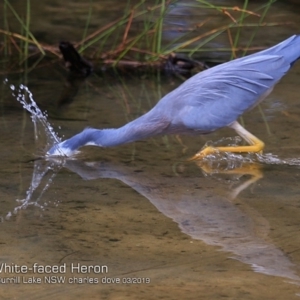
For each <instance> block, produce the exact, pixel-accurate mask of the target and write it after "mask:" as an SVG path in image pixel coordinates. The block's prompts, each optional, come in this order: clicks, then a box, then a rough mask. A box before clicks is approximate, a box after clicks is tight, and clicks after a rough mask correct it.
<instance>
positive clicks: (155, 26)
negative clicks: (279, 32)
mask: <svg viewBox="0 0 300 300" xmlns="http://www.w3.org/2000/svg"><path fill="white" fill-rule="evenodd" d="M274 2H276V0H268V1H266V2H265V3H264V4H263V5H261V6H259V7H258V8H257V9H256V10H255V11H251V10H249V9H248V6H249V5H248V4H249V1H248V0H244V4H243V6H242V7H236V6H235V7H230V6H226V7H224V6H222V7H221V6H218V5H214V4H212V3H211V2H210V1H204V0H197V1H192V2H188V3H185V2H183V3H182V2H179V1H176V0H169V1H166V0H164V1H158V0H156V1H155V2H154V3H153V2H151V3H149V2H147V1H145V0H141V1H139V2H137V3H136V4H134V5H133V4H132V3H131V1H130V0H128V1H127V5H126V8H125V10H124V13H123V15H122V16H121V17H119V18H117V19H115V20H113V21H112V22H110V23H108V24H106V25H105V26H102V27H100V28H98V29H96V30H95V29H94V28H93V29H92V28H91V23H92V19H93V18H96V16H95V15H93V1H90V4H89V6H86V7H88V11H87V16H86V24H85V26H84V28H83V29H82V30H83V33H82V40H81V41H79V42H78V43H76V44H75V45H74V46H75V48H77V50H78V51H79V53H81V54H82V55H84V56H85V57H86V58H87V59H89V60H92V61H96V62H97V63H100V64H101V65H105V66H110V67H123V68H124V67H125V68H136V67H145V66H146V67H148V66H151V67H155V68H161V67H162V66H165V64H166V62H169V59H170V57H171V62H172V55H173V56H174V53H176V54H184V55H185V56H187V57H190V58H191V57H195V56H197V57H199V56H200V54H201V53H203V51H207V49H208V48H207V47H206V46H207V45H208V43H210V42H211V41H213V40H215V39H216V38H217V37H218V36H220V35H221V34H224V33H226V32H227V35H228V41H229V44H230V47H229V48H228V47H227V48H226V47H225V48H222V47H219V48H218V51H224V52H230V53H231V57H232V58H234V57H236V56H237V52H241V51H242V54H245V53H246V52H247V51H248V50H253V49H252V48H251V43H252V41H253V39H254V38H255V35H256V33H257V32H258V30H259V29H260V28H262V27H266V26H279V25H282V24H280V22H278V23H276V22H273V23H270V22H269V23H268V22H265V17H266V15H267V13H268V11H269V9H270V7H271V6H272V4H273V3H274ZM195 9H198V10H201V11H202V12H204V13H203V15H202V17H203V16H204V19H203V18H202V19H201V21H200V22H199V20H198V19H197V20H195V22H192V26H191V25H190V24H189V25H188V26H187V25H186V24H185V23H184V22H182V23H180V22H177V21H176V22H174V21H172V20H173V19H174V15H173V13H176V11H177V10H179V11H180V12H181V11H183V10H195ZM8 13H10V14H13V16H14V18H15V20H16V22H17V23H18V24H19V25H20V31H19V32H12V31H11V30H10V28H11V26H10V24H9V20H8V17H7V15H8ZM2 14H3V20H4V22H3V27H2V28H1V26H0V34H1V35H2V37H3V47H2V48H1V49H2V50H1V51H2V52H3V53H4V54H5V55H6V56H9V55H14V54H15V53H19V60H20V62H23V61H25V60H26V59H28V58H29V57H32V56H35V57H38V59H37V60H36V61H39V60H40V59H41V58H42V57H45V56H51V57H54V58H57V57H60V53H59V49H58V47H57V46H56V45H46V44H45V43H44V42H43V41H42V40H37V38H36V37H35V35H34V32H32V31H31V29H30V27H31V23H32V22H34V20H32V19H31V15H32V12H31V1H30V0H26V13H25V16H24V17H22V16H20V15H19V14H18V13H17V11H16V9H15V8H14V6H13V4H12V3H11V2H10V1H9V0H4V4H3V13H2ZM188 14H189V13H187V14H186V15H179V16H177V19H180V17H181V16H184V17H188ZM172 16H173V17H172ZM220 16H223V19H224V20H223V21H222V24H221V25H214V24H217V22H216V21H215V19H216V18H219V17H220ZM175 17H176V15H175ZM250 19H251V20H250ZM243 29H245V30H247V31H249V30H251V32H252V33H251V38H250V39H249V41H248V44H247V45H246V47H245V46H244V47H240V45H239V41H240V37H241V34H242V30H243ZM170 32H171V33H172V32H177V33H180V34H176V36H175V37H174V38H171V39H169V38H166V35H167V34H168V33H170ZM170 35H171V36H172V34H170ZM255 50H256V49H255ZM192 62H193V61H192V60H191V61H190V63H192ZM176 63H177V61H176ZM179 63H181V64H182V63H184V62H182V61H180V62H179ZM179 63H178V65H179ZM197 67H199V65H197Z"/></svg>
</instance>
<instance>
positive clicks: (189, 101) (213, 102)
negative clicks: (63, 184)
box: [48, 35, 300, 156]
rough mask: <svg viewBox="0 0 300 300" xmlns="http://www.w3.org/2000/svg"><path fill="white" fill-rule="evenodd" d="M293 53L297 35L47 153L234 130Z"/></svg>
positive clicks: (297, 50) (298, 49)
mask: <svg viewBox="0 0 300 300" xmlns="http://www.w3.org/2000/svg"><path fill="white" fill-rule="evenodd" d="M299 56H300V36H299V35H294V36H292V37H290V38H289V39H287V40H285V41H283V42H281V43H280V44H278V45H275V46H273V47H271V48H269V49H266V50H264V51H260V52H257V53H254V54H252V55H249V56H245V57H242V58H239V59H235V60H233V61H229V62H227V63H224V64H221V65H218V66H216V67H213V68H211V69H208V70H205V71H203V72H201V73H198V74H196V75H195V76H193V77H191V78H190V79H188V80H186V81H185V82H184V83H183V84H182V85H180V86H179V87H178V88H176V89H175V90H173V91H172V92H170V93H169V94H167V95H166V96H164V97H163V98H162V99H161V100H160V101H159V102H158V103H157V104H156V106H154V107H153V108H152V109H151V110H150V111H149V112H148V113H146V114H145V115H143V116H141V117H139V118H137V119H136V120H134V121H132V122H130V123H128V124H126V125H124V126H123V127H121V128H118V129H102V130H98V129H92V128H88V129H85V130H84V131H82V132H81V133H79V134H77V135H75V136H73V137H71V138H70V139H68V140H66V141H64V142H62V143H60V144H58V145H54V146H53V147H52V148H51V149H50V150H49V152H48V155H66V156H69V155H71V154H72V153H73V152H74V151H76V150H77V149H78V148H80V147H82V146H85V145H95V146H100V147H111V146H117V145H120V144H124V143H129V142H133V141H136V140H139V139H144V138H148V137H150V136H154V135H158V134H172V133H183V134H185V133H199V134H201V133H202V134H203V133H209V132H212V131H215V130H217V129H220V128H222V127H225V126H229V127H232V128H234V129H235V130H236V131H237V132H238V133H239V134H240V133H241V132H240V127H238V126H237V125H236V123H237V122H236V120H237V118H238V117H239V116H241V115H242V114H243V113H244V112H245V111H247V110H249V109H251V108H253V107H254V106H255V105H257V104H258V103H259V102H260V101H261V100H263V99H264V98H265V97H266V96H267V95H268V94H269V93H270V92H271V91H272V89H273V87H274V85H275V84H276V83H277V82H278V81H279V80H280V79H281V78H282V77H283V76H284V75H285V74H286V73H287V71H288V70H289V69H290V67H291V66H292V64H293V63H294V62H295V61H296V60H297V59H298V58H299ZM239 126H240V125H239ZM247 134H248V133H247V132H246V131H245V130H243V135H242V136H243V138H245V139H246V140H247V141H248V142H249V143H250V144H251V142H252V138H250V137H249V138H248V135H247ZM253 143H254V142H253ZM222 151H225V150H222Z"/></svg>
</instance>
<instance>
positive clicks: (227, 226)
mask: <svg viewBox="0 0 300 300" xmlns="http://www.w3.org/2000/svg"><path fill="white" fill-rule="evenodd" d="M59 163H60V164H58V163H57V162H55V161H54V160H51V161H48V162H45V161H43V160H38V161H36V162H35V164H36V165H35V172H36V174H34V176H33V182H32V187H31V189H30V190H31V191H33V190H34V189H35V187H37V186H38V185H39V184H40V183H41V180H42V178H43V176H44V175H45V174H46V172H44V171H43V168H44V170H49V169H52V170H54V174H55V173H57V172H58V171H59V170H60V168H62V167H64V168H67V169H69V170H70V171H72V172H74V173H77V174H78V175H79V176H80V177H81V178H83V179H84V180H93V179H99V178H113V179H118V180H120V181H122V182H123V183H125V184H126V185H128V186H130V187H131V188H133V189H134V190H135V191H137V192H138V193H139V194H141V195H143V196H144V197H145V198H147V199H148V200H149V201H150V202H151V203H152V204H153V205H154V206H155V207H156V208H157V209H158V210H159V211H160V212H161V213H163V214H164V215H165V216H166V217H168V218H171V219H172V220H174V221H175V222H176V223H177V224H178V226H179V228H180V229H181V230H182V231H183V232H184V233H185V234H187V235H189V236H191V237H192V238H193V239H197V240H202V241H203V242H205V243H206V244H209V245H214V246H219V247H221V248H222V250H224V251H228V252H231V253H233V258H235V259H238V260H240V261H242V262H244V263H246V264H250V265H251V266H252V267H253V269H254V270H255V271H257V272H260V273H263V274H268V275H274V276H281V277H284V278H289V279H293V280H296V281H298V280H299V277H298V276H297V275H296V273H295V271H294V269H295V265H294V264H293V263H292V262H291V261H290V260H289V258H288V257H287V256H286V255H285V254H284V252H282V251H281V250H280V249H278V248H276V246H275V245H273V244H272V243H271V242H270V241H268V238H267V236H268V233H269V231H268V229H269V228H268V222H267V220H266V219H264V218H263V217H262V216H261V215H260V214H259V213H258V212H257V211H256V210H254V209H253V208H251V207H249V206H248V205H246V204H245V203H242V202H238V200H235V199H234V197H236V196H237V195H238V194H239V193H241V192H242V191H243V190H244V189H245V188H247V187H249V185H250V184H252V183H254V182H255V181H257V180H259V179H260V178H261V177H262V170H261V167H260V166H259V165H253V164H251V168H250V167H249V166H248V167H247V165H246V164H243V165H241V166H239V167H238V168H236V169H234V168H233V169H230V170H223V171H222V173H227V174H230V175H233V176H236V178H238V179H236V183H237V186H236V187H235V188H234V189H233V192H232V193H231V194H230V195H228V197H227V196H225V194H226V193H224V187H223V188H222V185H221V184H218V181H216V180H203V179H205V178H203V177H202V178H199V173H198V175H197V174H194V175H193V176H183V175H182V176H181V175H179V176H175V175H174V176H164V175H161V174H157V173H155V170H154V169H152V170H150V171H147V170H144V171H143V172H137V169H136V167H134V166H131V165H130V164H124V163H123V164H122V163H111V162H85V161H80V160H66V161H64V162H61V161H59ZM42 165H43V166H44V167H43V168H42V167H41V166H42ZM191 165H192V163H188V164H185V165H184V166H183V167H184V168H189V167H191ZM201 167H202V170H203V171H204V172H205V173H206V174H207V173H208V172H212V170H211V169H210V168H209V167H208V166H205V165H201ZM37 173H39V175H38V174H37ZM244 174H246V175H247V176H250V177H249V178H248V179H246V180H244V181H242V178H241V176H242V175H244ZM50 180H52V177H51V178H50ZM49 186H50V184H49V182H47V183H46V185H45V188H46V187H49ZM183 187H184V189H183ZM45 188H44V189H42V191H44V190H45ZM36 203H37V201H34V202H32V200H31V199H30V193H28V194H27V198H26V199H24V200H23V203H22V204H21V205H20V206H19V207H18V209H20V208H24V207H26V206H27V205H29V204H34V205H36ZM237 203H238V204H239V205H237Z"/></svg>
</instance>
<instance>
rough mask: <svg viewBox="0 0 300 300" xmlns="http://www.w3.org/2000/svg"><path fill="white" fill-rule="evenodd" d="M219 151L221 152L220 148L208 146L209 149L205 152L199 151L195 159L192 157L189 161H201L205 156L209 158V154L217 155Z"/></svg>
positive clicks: (205, 149) (204, 150)
mask: <svg viewBox="0 0 300 300" xmlns="http://www.w3.org/2000/svg"><path fill="white" fill-rule="evenodd" d="M218 151H219V150H218V148H214V147H211V146H208V147H206V148H204V149H203V150H201V151H199V152H198V153H196V154H195V155H194V156H193V157H191V158H190V159H189V161H192V160H201V159H203V158H204V157H205V156H207V155H209V154H213V153H216V152H218Z"/></svg>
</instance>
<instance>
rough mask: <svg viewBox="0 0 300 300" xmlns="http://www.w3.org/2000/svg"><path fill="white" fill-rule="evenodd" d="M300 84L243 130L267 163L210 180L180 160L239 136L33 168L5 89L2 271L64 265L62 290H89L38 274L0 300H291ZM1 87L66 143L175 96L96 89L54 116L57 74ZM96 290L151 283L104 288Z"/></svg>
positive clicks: (215, 171)
mask: <svg viewBox="0 0 300 300" xmlns="http://www.w3.org/2000/svg"><path fill="white" fill-rule="evenodd" d="M285 13H287V12H285ZM292 32H293V30H290V31H288V30H286V31H285V32H284V34H285V35H286V36H289V35H291V34H292ZM280 34H282V33H281V32H280ZM275 36H276V34H275ZM273 39H274V36H273V37H272V40H273ZM278 41H279V40H278ZM276 42H277V41H276ZM299 73H300V64H299V63H298V64H296V65H295V66H294V68H293V69H292V70H291V71H290V72H289V74H288V75H287V76H286V77H285V78H284V79H283V80H282V81H281V82H280V83H279V84H278V85H277V87H276V88H275V90H274V92H273V93H272V94H271V95H270V96H269V97H268V99H266V101H264V102H263V103H262V105H261V109H262V111H263V112H264V114H262V113H261V111H260V110H259V109H258V108H255V109H254V110H253V111H251V112H249V113H247V114H246V115H245V116H244V118H243V121H244V123H245V126H246V128H247V129H248V130H249V131H251V132H252V133H253V134H255V135H257V136H258V137H259V138H260V139H262V140H263V141H264V142H265V143H266V149H265V154H264V156H262V157H248V160H249V161H251V163H250V164H247V163H246V160H247V159H244V163H243V164H241V161H240V160H238V162H234V161H233V160H232V159H231V160H229V159H228V158H227V159H223V160H222V161H221V166H220V165H218V162H217V161H216V160H214V161H209V162H208V166H211V168H212V169H211V170H210V171H211V172H210V173H207V172H208V166H200V165H199V164H197V163H188V162H186V159H187V158H189V157H190V156H192V155H193V154H194V153H195V152H196V151H198V150H199V149H200V148H201V147H202V146H203V145H204V144H205V143H206V142H207V141H209V140H213V141H219V140H220V139H222V138H224V137H233V136H235V133H234V132H232V131H231V130H229V129H223V130H220V131H218V132H216V133H213V134H210V135H208V136H200V137H188V136H182V137H180V138H179V137H173V136H169V137H158V138H155V139H149V140H147V141H140V142H136V143H133V144H128V145H125V146H121V147H117V148H112V149H100V148H92V147H89V148H85V149H84V150H82V153H81V155H80V156H79V157H78V158H77V160H66V161H62V160H60V161H57V160H45V159H38V160H35V158H36V157H37V156H39V155H40V154H41V153H42V150H43V149H42V148H43V147H42V146H43V145H45V143H46V142H45V140H44V142H43V141H39V144H38V145H37V144H36V143H35V139H34V133H33V132H34V130H33V124H32V122H31V118H30V115H29V114H28V113H27V112H25V111H24V110H23V109H22V107H21V105H20V104H19V103H18V102H17V101H16V99H15V98H14V97H13V96H12V95H11V90H10V89H9V87H8V85H2V86H1V128H0V131H1V157H2V163H1V168H0V186H1V188H0V193H1V197H0V199H1V200H0V201H1V208H0V216H1V217H2V222H1V224H0V226H1V231H0V232H1V233H0V244H1V253H0V259H1V261H0V263H7V264H10V265H11V264H12V263H13V264H18V265H26V266H33V265H34V263H37V264H39V265H42V266H48V265H49V266H54V265H59V266H61V265H64V264H66V266H67V270H66V273H64V274H60V275H62V276H65V277H66V280H69V278H71V279H72V278H76V279H77V281H80V280H83V281H84V280H87V279H86V278H87V277H89V278H90V279H91V280H92V281H93V282H95V281H96V280H98V283H64V284H58V283H52V284H50V283H45V282H44V280H45V276H46V275H47V274H32V272H28V273H26V274H24V275H21V276H22V280H23V279H25V281H28V280H29V279H30V277H32V276H35V277H36V278H41V280H43V282H42V283H36V284H29V283H24V282H22V283H20V284H12V283H11V284H10V283H6V284H2V289H0V294H1V298H3V299H22V298H24V297H25V298H26V299H52V298H53V297H58V298H60V299H71V298H72V299H74V298H75V297H81V298H88V299H99V297H100V298H101V299H159V298H161V299H180V298H182V299H219V298H224V297H227V298H229V299H260V298H263V299H298V298H299V295H300V291H299V283H300V280H299V276H300V274H299V265H300V255H299V254H300V253H299V248H300V239H299V234H298V233H299V221H298V220H299V217H300V197H299V193H300V186H299V176H300V170H299V160H300V155H299V141H298V137H299V134H298V130H299V129H300V128H299V124H300V123H299V121H300V118H299V115H300V114H299V113H300V107H299V84H298V82H299ZM5 78H8V80H9V82H10V83H12V84H14V85H16V86H17V85H18V84H20V83H22V84H26V85H28V87H29V88H30V90H31V91H32V93H33V95H34V98H35V100H36V101H37V103H38V105H39V107H41V108H42V109H44V110H47V111H48V114H49V120H50V121H51V122H52V124H53V125H54V128H55V130H56V131H57V132H59V135H60V136H62V137H63V136H64V137H69V136H71V135H73V134H75V133H77V132H79V131H81V130H82V129H83V128H84V127H86V126H91V127H98V128H106V127H118V126H121V125H123V124H124V123H126V122H128V121H130V120H132V119H134V118H136V117H137V116H139V115H141V114H142V113H144V112H146V111H148V110H149V109H150V108H151V107H152V106H153V105H154V104H155V103H156V102H157V101H158V100H159V99H160V98H161V97H162V96H163V95H164V94H166V93H167V92H169V91H171V90H172V89H174V88H175V87H176V86H177V85H178V84H180V81H179V80H178V79H175V78H172V77H163V78H162V79H160V80H159V79H158V78H156V77H154V76H151V75H147V76H140V77H138V76H134V77H130V76H127V77H126V78H124V77H118V76H104V77H98V76H96V75H93V76H92V77H90V78H89V79H88V80H86V81H85V82H83V83H82V85H81V86H80V88H79V90H78V93H77V94H76V95H75V97H74V98H73V102H70V103H69V104H68V105H62V101H61V99H62V97H63V95H65V94H64V93H65V91H66V86H67V83H66V73H64V72H63V71H61V69H59V68H57V67H56V66H51V67H50V66H49V67H48V68H47V70H46V71H45V69H36V70H34V71H33V72H31V73H30V74H29V75H28V76H27V77H26V78H25V77H22V76H21V75H20V76H19V75H9V76H5ZM254 162H256V163H254ZM237 165H238V168H236V169H234V168H233V167H234V166H237ZM201 167H202V168H201ZM220 170H230V171H227V172H225V171H222V172H220ZM24 199H26V201H25V202H24V201H22V200H24ZM78 263H80V264H81V265H89V266H95V265H100V266H103V265H105V266H108V273H102V274H94V273H93V272H91V273H82V272H81V273H80V274H77V273H71V267H70V266H71V265H72V264H78ZM50 275H55V274H50ZM13 276H16V274H15V273H14V274H12V273H8V274H5V275H3V274H1V278H9V277H13ZM23 277H24V278H23ZM105 277H106V278H120V280H121V281H122V280H123V278H140V279H141V278H143V279H145V280H146V279H148V278H149V279H150V283H140V284H133V283H132V284H123V283H120V284H117V283H111V284H107V283H102V280H104V281H105V279H103V278H105Z"/></svg>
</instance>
